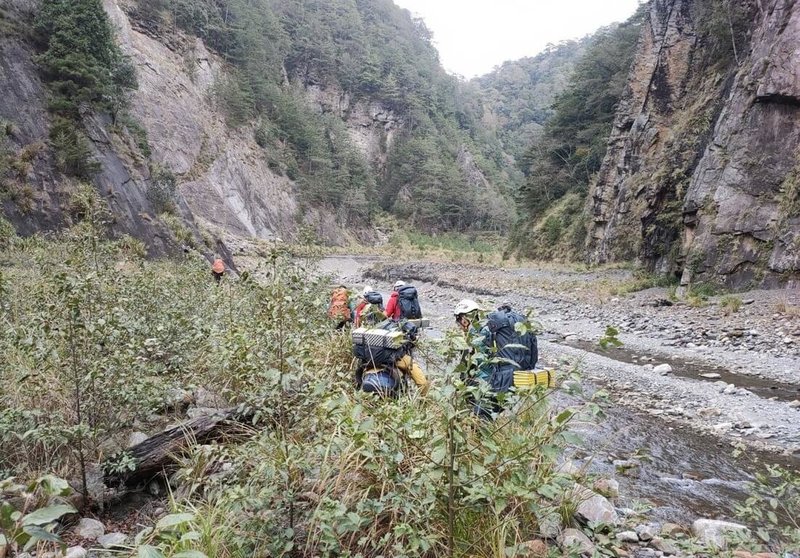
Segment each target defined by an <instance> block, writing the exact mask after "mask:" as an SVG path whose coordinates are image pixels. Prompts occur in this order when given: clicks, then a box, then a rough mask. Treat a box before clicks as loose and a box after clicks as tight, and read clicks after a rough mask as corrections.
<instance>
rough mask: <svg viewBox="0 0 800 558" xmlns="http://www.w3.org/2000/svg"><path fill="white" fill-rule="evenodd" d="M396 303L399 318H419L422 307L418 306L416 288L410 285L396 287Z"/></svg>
mask: <svg viewBox="0 0 800 558" xmlns="http://www.w3.org/2000/svg"><path fill="white" fill-rule="evenodd" d="M397 303H398V304H399V305H400V318H401V319H403V320H419V319H420V318H422V309H421V308H420V307H419V298H417V289H416V288H415V287H413V286H411V285H406V286H405V287H400V288H399V289H397Z"/></svg>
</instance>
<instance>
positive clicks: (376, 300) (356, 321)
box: [353, 285, 386, 327]
mask: <svg viewBox="0 0 800 558" xmlns="http://www.w3.org/2000/svg"><path fill="white" fill-rule="evenodd" d="M385 319H386V314H385V313H384V311H383V295H382V294H381V293H379V292H378V291H375V290H373V289H372V287H370V286H369V285H367V286H366V287H364V291H363V292H362V293H361V297H360V298H359V301H358V304H356V308H355V312H354V313H353V325H354V326H355V327H361V326H362V325H375V324H379V323H380V322H382V321H384V320H385Z"/></svg>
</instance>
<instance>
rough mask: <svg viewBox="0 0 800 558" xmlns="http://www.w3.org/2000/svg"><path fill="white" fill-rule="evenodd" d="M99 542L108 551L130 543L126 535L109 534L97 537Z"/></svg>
mask: <svg viewBox="0 0 800 558" xmlns="http://www.w3.org/2000/svg"><path fill="white" fill-rule="evenodd" d="M97 542H98V543H99V544H100V546H102V547H103V548H106V549H111V548H121V547H123V546H125V544H126V543H127V542H128V536H127V535H126V534H124V533H109V534H107V535H103V536H101V537H97Z"/></svg>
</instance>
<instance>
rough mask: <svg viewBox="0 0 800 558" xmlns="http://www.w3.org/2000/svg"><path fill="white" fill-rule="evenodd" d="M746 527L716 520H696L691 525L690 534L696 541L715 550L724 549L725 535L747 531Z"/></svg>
mask: <svg viewBox="0 0 800 558" xmlns="http://www.w3.org/2000/svg"><path fill="white" fill-rule="evenodd" d="M747 530H748V529H747V527H745V526H744V525H740V524H739V523H733V522H731V521H720V520H718V519H698V520H697V521H695V522H694V523H692V534H693V535H694V536H695V537H697V539H698V540H699V541H700V542H702V543H705V544H707V545H713V546H716V547H717V548H725V546H726V541H725V535H726V534H727V533H736V532H743V531H747Z"/></svg>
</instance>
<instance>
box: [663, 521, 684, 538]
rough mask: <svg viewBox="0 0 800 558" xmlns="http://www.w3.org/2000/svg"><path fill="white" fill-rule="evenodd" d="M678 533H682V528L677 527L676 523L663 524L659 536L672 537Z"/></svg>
mask: <svg viewBox="0 0 800 558" xmlns="http://www.w3.org/2000/svg"><path fill="white" fill-rule="evenodd" d="M680 533H683V527H681V526H680V525H678V524H677V523H664V524H663V525H662V526H661V536H662V537H668V538H670V537H674V536H676V535H678V534H680Z"/></svg>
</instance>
